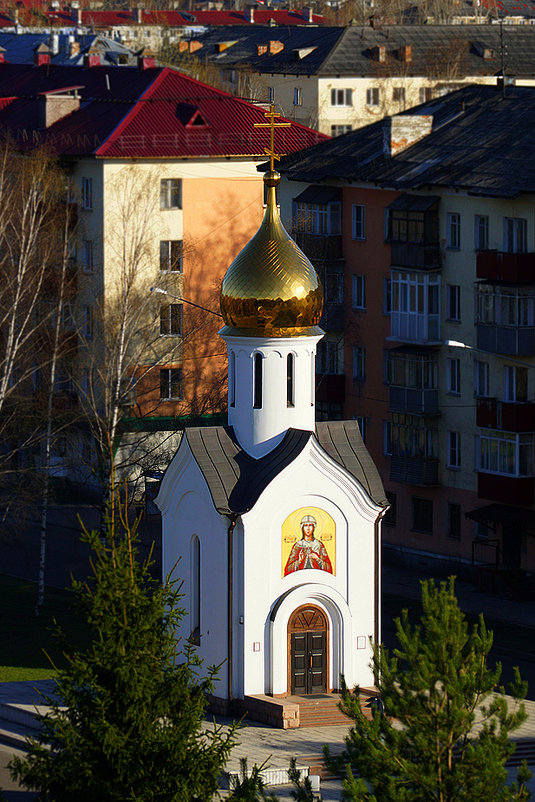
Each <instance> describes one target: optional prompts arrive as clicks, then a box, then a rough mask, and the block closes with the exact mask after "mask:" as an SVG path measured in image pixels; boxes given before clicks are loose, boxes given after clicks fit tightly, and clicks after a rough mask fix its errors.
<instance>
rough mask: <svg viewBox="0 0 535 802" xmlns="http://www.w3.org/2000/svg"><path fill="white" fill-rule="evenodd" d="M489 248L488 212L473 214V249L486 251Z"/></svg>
mask: <svg viewBox="0 0 535 802" xmlns="http://www.w3.org/2000/svg"><path fill="white" fill-rule="evenodd" d="M488 249H489V216H488V214H475V215H474V250H476V251H488Z"/></svg>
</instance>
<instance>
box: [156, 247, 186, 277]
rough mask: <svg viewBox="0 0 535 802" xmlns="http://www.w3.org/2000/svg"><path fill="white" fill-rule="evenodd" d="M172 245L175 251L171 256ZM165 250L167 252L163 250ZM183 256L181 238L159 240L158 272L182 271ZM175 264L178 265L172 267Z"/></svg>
mask: <svg viewBox="0 0 535 802" xmlns="http://www.w3.org/2000/svg"><path fill="white" fill-rule="evenodd" d="M174 246H176V251H177V253H176V254H175V255H174V256H173V250H174ZM165 251H167V253H166V252H165ZM183 258H184V243H183V240H181V239H161V240H160V273H182V272H183ZM174 264H177V265H178V267H176V268H173V265H174Z"/></svg>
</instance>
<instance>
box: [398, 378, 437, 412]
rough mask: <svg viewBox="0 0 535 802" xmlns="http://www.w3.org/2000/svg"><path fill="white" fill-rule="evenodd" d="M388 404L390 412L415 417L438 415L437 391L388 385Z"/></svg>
mask: <svg viewBox="0 0 535 802" xmlns="http://www.w3.org/2000/svg"><path fill="white" fill-rule="evenodd" d="M389 404H390V411H391V412H407V413H411V414H417V415H438V414H439V406H438V390H420V389H415V388H414V387H396V386H394V385H390V388H389Z"/></svg>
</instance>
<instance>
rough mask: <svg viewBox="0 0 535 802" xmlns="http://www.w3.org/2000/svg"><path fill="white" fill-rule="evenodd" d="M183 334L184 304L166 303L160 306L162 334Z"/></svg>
mask: <svg viewBox="0 0 535 802" xmlns="http://www.w3.org/2000/svg"><path fill="white" fill-rule="evenodd" d="M180 334H182V304H165V305H164V306H161V307H160V335H161V336H162V337H176V336H178V335H180Z"/></svg>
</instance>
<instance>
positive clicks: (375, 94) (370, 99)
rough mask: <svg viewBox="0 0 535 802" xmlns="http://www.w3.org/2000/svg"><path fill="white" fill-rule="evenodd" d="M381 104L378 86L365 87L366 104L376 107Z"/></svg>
mask: <svg viewBox="0 0 535 802" xmlns="http://www.w3.org/2000/svg"><path fill="white" fill-rule="evenodd" d="M380 105H381V90H380V89H379V87H378V86H369V87H368V88H367V89H366V106H368V107H369V108H377V106H380Z"/></svg>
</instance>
